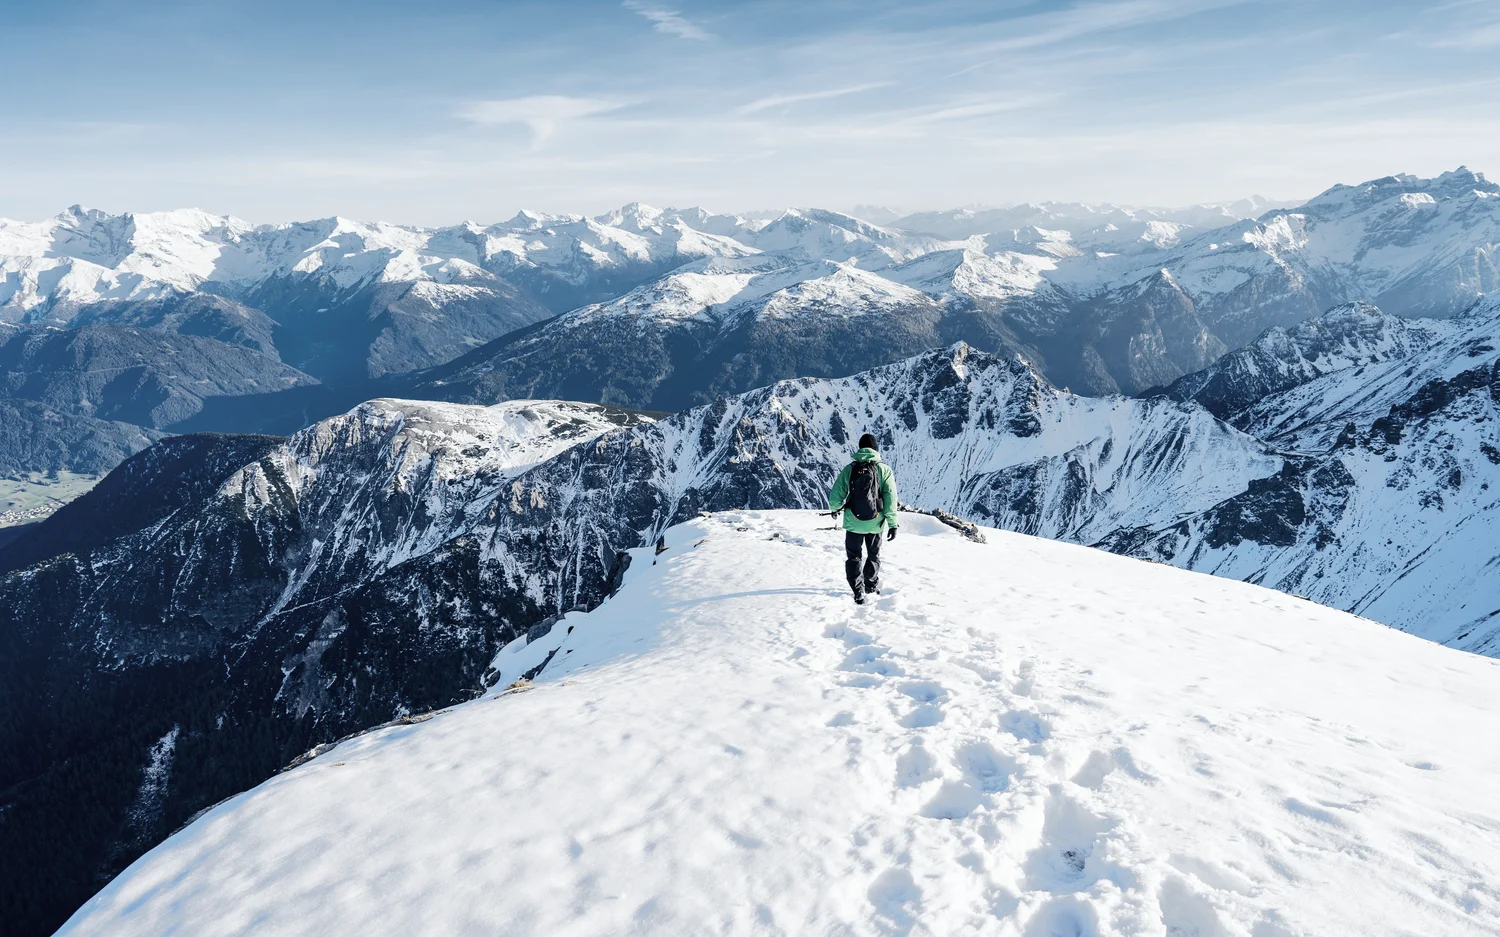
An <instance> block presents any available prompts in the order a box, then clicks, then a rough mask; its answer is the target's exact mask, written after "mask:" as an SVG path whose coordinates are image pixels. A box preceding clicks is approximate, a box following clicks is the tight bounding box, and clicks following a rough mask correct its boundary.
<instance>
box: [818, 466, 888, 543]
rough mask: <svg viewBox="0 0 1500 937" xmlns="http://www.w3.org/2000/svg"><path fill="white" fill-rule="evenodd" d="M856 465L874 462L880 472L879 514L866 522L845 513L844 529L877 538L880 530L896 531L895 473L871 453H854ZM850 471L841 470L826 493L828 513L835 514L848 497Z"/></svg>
mask: <svg viewBox="0 0 1500 937" xmlns="http://www.w3.org/2000/svg"><path fill="white" fill-rule="evenodd" d="M854 461H856V462H874V463H876V469H877V470H878V471H879V472H880V504H881V509H880V513H879V514H877V515H875V516H874V517H873V518H871V519H870V520H867V521H862V520H860V519H859V518H857V517H855V516H854V512H853V511H845V512H844V529H845V530H852V531H853V532H854V533H857V534H878V533H880V529H881V528H882V527H891V528H895V527H897V526H898V524H897V521H896V473H895V472H892V471H891V467H890V466H889V465H886V464H885V463H884V462H881V461H880V453H878V452H876V451H875V450H874V449H861V450H859V451H858V452H856V453H854ZM849 468H850V466H848V465H846V466H844V468H843V470H842V471H840V472H839V477H838V478H836V479H834V481H833V490H832V491H830V492H828V510H830V511H837V510H838V509H839V508H842V507H843V506H844V501H845V500H847V499H848V497H849Z"/></svg>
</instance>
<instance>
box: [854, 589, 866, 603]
mask: <svg viewBox="0 0 1500 937" xmlns="http://www.w3.org/2000/svg"><path fill="white" fill-rule="evenodd" d="M854 604H855V605H863V604H865V597H864V596H862V595H860V594H859V593H858V592H856V593H855V594H854Z"/></svg>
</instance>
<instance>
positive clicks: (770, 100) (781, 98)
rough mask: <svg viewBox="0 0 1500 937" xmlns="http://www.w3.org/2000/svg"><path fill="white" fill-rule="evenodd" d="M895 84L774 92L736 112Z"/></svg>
mask: <svg viewBox="0 0 1500 937" xmlns="http://www.w3.org/2000/svg"><path fill="white" fill-rule="evenodd" d="M893 84H895V82H893V81H876V82H871V83H869V84H864V85H850V86H849V87H847V88H828V89H826V90H823V91H803V92H800V93H797V94H772V95H768V96H766V97H763V98H756V99H755V100H754V101H751V102H750V103H749V104H744V105H741V106H740V107H737V108H735V109H734V112H735V113H736V114H758V113H760V112H761V111H765V110H770V109H771V108H773V107H783V106H785V105H788V104H801V103H802V102H803V101H826V100H828V99H829V98H841V97H843V96H844V95H846V94H859V93H860V92H861V91H874V90H875V89H876V88H889V87H890V86H891V85H893Z"/></svg>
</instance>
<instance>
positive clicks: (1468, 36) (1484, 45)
mask: <svg viewBox="0 0 1500 937" xmlns="http://www.w3.org/2000/svg"><path fill="white" fill-rule="evenodd" d="M1433 45H1434V46H1436V47H1438V48H1440V49H1442V48H1447V49H1495V48H1500V21H1497V22H1493V23H1490V24H1488V25H1485V26H1478V27H1471V28H1469V29H1465V30H1464V31H1462V32H1460V33H1456V34H1454V35H1452V36H1447V37H1444V38H1442V39H1439V40H1437V41H1435V42H1434V43H1433Z"/></svg>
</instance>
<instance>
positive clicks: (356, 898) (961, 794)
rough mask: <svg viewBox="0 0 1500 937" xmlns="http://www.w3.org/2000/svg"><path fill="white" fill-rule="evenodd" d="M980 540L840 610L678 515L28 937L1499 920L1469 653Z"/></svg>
mask: <svg viewBox="0 0 1500 937" xmlns="http://www.w3.org/2000/svg"><path fill="white" fill-rule="evenodd" d="M985 535H986V537H987V538H988V543H985V544H978V543H973V542H970V541H968V540H965V539H963V538H962V537H960V536H959V535H958V534H957V533H956V532H954V531H952V530H950V529H949V528H947V527H944V526H942V525H941V524H939V523H938V522H936V521H934V520H932V519H930V518H927V517H923V516H919V515H912V514H908V515H903V517H902V529H901V534H900V536H899V537H898V539H897V540H896V541H895V542H894V543H891V544H888V545H887V547H886V553H885V555H886V575H885V579H884V583H883V585H884V592H883V594H882V595H880V596H879V597H878V598H877V599H876V600H875V601H874V602H873V603H871V604H869V605H866V606H864V607H856V606H855V605H853V604H852V602H851V601H850V600H849V598H848V596H847V594H846V591H845V587H844V584H843V582H842V563H843V548H842V541H843V538H842V535H841V534H840V533H839V532H837V531H835V530H832V529H830V521H829V520H828V518H827V517H824V516H819V515H816V514H813V513H811V512H792V511H784V512H765V513H725V514H716V515H713V516H709V517H704V518H701V519H699V520H698V521H695V522H692V523H689V524H685V525H681V526H678V527H674V528H672V529H670V530H669V531H668V532H667V534H666V537H665V543H666V546H667V550H666V551H665V552H664V553H662V554H661V555H660V556H659V557H655V556H653V553H652V551H651V550H637V551H635V552H634V554H633V556H634V561H633V563H632V565H631V567H630V569H629V571H628V573H627V575H626V581H625V585H624V587H623V588H622V589H621V591H620V592H619V594H618V595H616V596H615V597H614V598H612V599H610V600H608V601H607V602H605V603H604V604H603V605H602V606H600V607H599V608H598V609H596V610H595V611H593V612H591V613H587V614H584V613H579V612H575V613H571V614H569V615H568V616H567V617H565V618H563V619H561V620H560V621H558V622H557V623H556V624H555V625H554V626H553V627H552V630H551V631H550V632H549V633H547V634H545V635H538V636H536V637H535V639H534V640H533V641H532V642H531V643H530V644H527V643H526V640H525V639H524V638H523V639H520V640H518V641H517V642H516V643H515V644H512V645H511V646H509V647H507V648H505V649H504V650H502V651H501V652H500V654H499V655H498V657H497V658H496V661H495V668H496V669H497V671H498V674H499V677H498V680H497V682H496V683H495V685H494V688H493V689H492V690H490V691H489V693H488V694H487V695H486V696H485V697H483V698H482V699H479V700H476V701H475V702H472V703H468V704H465V705H462V706H457V707H454V708H452V709H450V710H447V711H444V712H441V713H439V714H437V715H436V716H434V717H433V718H431V719H429V720H426V721H422V722H420V723H418V724H412V725H405V726H398V727H393V728H387V729H381V730H377V731H374V732H371V733H368V734H366V735H363V736H360V737H357V738H355V739H352V740H350V741H347V742H345V743H343V744H341V745H339V746H337V747H336V748H334V749H333V750H332V751H329V752H327V753H325V754H322V755H320V756H319V757H317V758H315V759H313V760H311V761H309V762H307V763H305V764H303V765H302V766H300V767H298V768H296V769H294V770H291V771H288V772H286V773H284V774H281V775H279V776H277V777H275V778H273V779H271V780H270V781H268V782H266V783H265V784H262V785H261V786H260V787H258V788H256V789H254V790H252V791H250V792H248V793H245V794H242V795H240V796H238V797H235V798H233V799H232V800H230V801H228V802H226V803H224V804H221V805H220V806H218V807H216V808H214V809H213V810H212V811H210V812H209V813H208V814H206V815H205V816H203V817H202V818H201V819H199V820H198V821H197V822H195V823H193V824H191V825H190V826H188V827H187V828H186V829H184V830H183V831H181V832H179V833H178V834H177V835H175V836H173V837H172V838H170V839H168V840H167V841H166V842H165V843H163V844H162V845H160V846H158V847H157V848H156V849H155V850H153V851H152V852H150V853H149V854H147V855H146V856H145V857H143V858H142V859H141V860H139V861H138V862H136V863H135V864H134V865H133V866H131V867H130V868H129V869H128V870H127V871H126V872H125V873H124V874H122V875H121V876H120V877H118V878H117V879H115V880H114V881H113V882H112V883H111V884H110V885H109V886H108V887H107V888H105V889H104V890H103V891H102V892H101V893H100V894H98V895H97V896H96V897H95V898H93V899H92V900H91V901H90V902H89V903H88V904H86V905H85V906H84V907H83V908H81V909H80V910H79V911H78V913H77V914H76V915H75V916H74V917H73V919H72V920H71V921H69V923H68V924H67V925H66V926H65V927H64V928H63V929H62V931H61V932H60V933H62V934H67V935H92V934H101V935H104V934H107V935H110V937H127V935H141V937H147V935H150V937H157V935H165V934H176V935H187V934H204V935H207V934H213V935H234V934H252V933H253V934H256V935H258V937H266V935H275V937H286V935H301V934H307V935H314V934H317V935H325V934H360V935H384V934H390V935H413V934H432V935H480V934H484V935H493V934H507V935H519V934H548V935H566V934H672V935H680V934H705V933H717V934H933V935H955V934H1002V935H1004V934H1009V935H1020V937H1051V935H1068V937H1083V935H1197V937H1228V935H1235V937H1293V935H1297V937H1303V935H1307V937H1310V935H1319V937H1327V935H1340V934H1350V935H1353V934H1358V935H1382V934H1389V935H1398V934H1400V935H1445V937H1451V935H1466V934H1473V935H1481V934H1483V935H1493V934H1495V933H1497V932H1500V796H1497V795H1500V781H1497V778H1500V661H1496V660H1492V659H1488V658H1483V657H1478V656H1474V655H1470V654H1464V653H1460V652H1457V651H1454V650H1450V649H1447V648H1443V647H1440V646H1438V645H1435V644H1432V643H1429V642H1426V641H1423V640H1421V639H1419V638H1415V637H1412V636H1411V635H1408V634H1404V633H1401V632H1398V631H1395V630H1392V629H1389V628H1386V627H1385V626H1382V625H1378V624H1376V623H1374V622H1370V621H1367V620H1364V619H1360V618H1355V617H1353V616H1350V615H1347V614H1344V613H1342V612H1338V611H1334V610H1331V609H1327V608H1324V607H1321V606H1317V605H1314V604H1312V603H1310V602H1305V601H1302V600H1299V599H1296V598H1292V597H1289V596H1286V595H1283V594H1281V593H1278V592H1273V591H1270V590H1267V589H1262V588H1259V587H1256V586H1251V585H1246V584H1244V583H1239V582H1233V581H1227V580H1223V579H1216V578H1212V577H1209V576H1204V575H1199V574H1195V573H1189V572H1184V571H1181V570H1178V569H1174V568H1171V567H1167V566H1161V565H1155V564H1148V563H1144V562H1140V561H1136V560H1131V559H1127V558H1123V557H1119V556H1114V555H1110V554H1107V553H1104V552H1101V551H1097V550H1091V549H1088V548H1084V547H1078V546H1072V545H1068V544H1063V543H1057V542H1052V541H1047V540H1041V539H1035V538H1030V537H1025V536H1020V535H1017V534H1010V533H1003V532H999V531H994V530H986V531H985ZM544 662H546V663H547V666H546V667H545V669H543V670H541V671H540V673H539V674H538V675H537V676H536V678H535V681H534V682H532V683H530V684H525V683H522V684H519V685H517V686H516V687H515V688H513V689H507V687H509V686H510V685H511V684H512V683H513V682H514V681H515V680H517V678H519V677H520V676H521V674H523V673H525V672H527V671H530V670H532V669H533V668H536V667H538V666H540V665H542V664H543V663H544Z"/></svg>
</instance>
